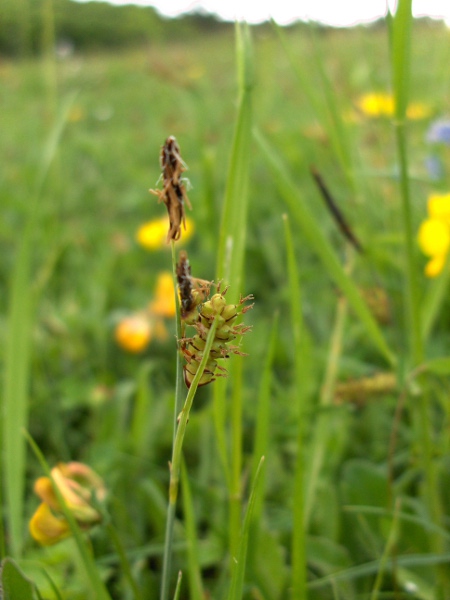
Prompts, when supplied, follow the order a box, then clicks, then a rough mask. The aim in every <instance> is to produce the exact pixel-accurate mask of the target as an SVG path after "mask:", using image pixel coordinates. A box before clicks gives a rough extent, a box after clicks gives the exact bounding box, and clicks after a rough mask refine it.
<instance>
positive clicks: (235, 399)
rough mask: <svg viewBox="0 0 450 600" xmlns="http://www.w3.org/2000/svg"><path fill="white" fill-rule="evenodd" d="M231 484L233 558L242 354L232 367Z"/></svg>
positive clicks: (238, 497)
mask: <svg viewBox="0 0 450 600" xmlns="http://www.w3.org/2000/svg"><path fill="white" fill-rule="evenodd" d="M231 377H232V379H233V392H232V396H231V413H230V425H231V427H230V430H231V431H230V435H231V485H230V529H229V532H230V545H229V547H230V556H231V559H232V560H233V559H234V557H235V556H236V553H237V550H238V547H239V537H240V534H241V512H242V490H241V472H242V389H243V382H242V356H235V357H234V360H233V365H232V369H231Z"/></svg>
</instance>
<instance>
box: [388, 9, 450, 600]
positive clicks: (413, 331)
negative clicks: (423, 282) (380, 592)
mask: <svg viewBox="0 0 450 600" xmlns="http://www.w3.org/2000/svg"><path fill="white" fill-rule="evenodd" d="M412 20H413V18H412V0H399V1H398V3H397V10H396V13H395V15H394V17H393V19H392V21H391V26H392V29H391V51H392V52H391V65H392V80H393V81H392V83H393V89H394V99H395V122H394V125H395V135H396V141H397V156H398V160H399V167H400V194H401V200H402V217H403V218H402V222H403V234H404V244H405V263H406V264H405V266H406V278H405V283H404V302H405V308H406V311H407V312H406V316H407V318H406V319H405V321H406V322H405V338H408V340H409V342H410V360H411V361H412V366H413V367H417V366H418V365H420V364H421V363H422V362H423V360H424V342H423V336H422V335H423V334H422V323H421V316H422V313H421V290H420V282H419V269H418V266H417V264H416V252H415V232H414V223H413V214H412V205H411V198H410V185H409V172H408V143H407V132H406V125H407V119H406V108H407V104H408V92H409V75H410V74H409V71H410V62H411V29H412ZM423 383H424V386H423V390H422V393H421V394H420V396H419V398H418V401H415V402H414V403H412V404H411V410H412V416H413V421H414V429H415V436H414V438H415V439H413V446H414V448H413V450H412V451H413V453H417V454H418V455H419V456H420V458H421V463H422V469H423V474H424V477H425V485H424V486H422V489H423V499H424V501H425V504H426V506H427V509H428V511H429V514H430V516H431V518H432V519H433V521H434V522H435V523H436V524H437V523H441V522H442V519H443V511H442V506H441V499H440V495H439V492H440V486H439V483H438V473H437V463H436V461H435V460H434V452H435V448H434V442H433V437H434V432H433V430H432V423H433V421H432V418H431V406H430V398H431V395H430V389H429V385H428V384H427V381H426V380H424V382H423ZM430 545H431V548H432V549H433V550H434V552H436V553H439V552H443V551H444V546H443V544H442V540H441V539H440V538H439V536H435V535H434V534H430ZM437 579H438V582H437V583H436V586H437V588H438V586H441V588H440V590H439V592H438V595H439V593H441V594H442V596H445V595H447V596H448V594H449V593H450V580H449V578H448V573H444V571H443V570H439V571H438V577H437ZM444 588H446V592H447V593H444V591H443V590H444Z"/></svg>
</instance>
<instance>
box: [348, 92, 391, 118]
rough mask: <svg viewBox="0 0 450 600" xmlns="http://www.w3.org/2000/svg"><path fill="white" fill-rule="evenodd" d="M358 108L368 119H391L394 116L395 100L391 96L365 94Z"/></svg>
mask: <svg viewBox="0 0 450 600" xmlns="http://www.w3.org/2000/svg"><path fill="white" fill-rule="evenodd" d="M357 106H358V108H359V109H360V110H361V112H362V113H364V114H365V115H366V116H367V117H391V116H392V115H393V114H394V110H395V105H394V99H393V98H392V96H391V95H390V94H384V93H369V94H364V95H363V96H361V97H360V98H359V100H358V101H357Z"/></svg>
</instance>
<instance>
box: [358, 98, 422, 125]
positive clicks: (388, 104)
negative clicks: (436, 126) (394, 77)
mask: <svg viewBox="0 0 450 600" xmlns="http://www.w3.org/2000/svg"><path fill="white" fill-rule="evenodd" d="M356 105H357V107H358V108H359V110H360V111H361V112H362V113H363V114H364V115H366V116H367V117H373V118H376V117H392V116H393V115H394V113H395V102H394V98H393V96H392V95H391V94H386V93H383V92H379V93H375V92H371V93H368V94H363V95H362V96H360V97H359V99H358V100H357V102H356ZM430 112H431V111H430V108H429V107H428V106H426V105H425V104H422V103H420V102H412V103H411V104H409V106H408V108H407V109H406V116H407V117H408V119H412V120H414V119H424V118H426V117H428V116H429V115H430Z"/></svg>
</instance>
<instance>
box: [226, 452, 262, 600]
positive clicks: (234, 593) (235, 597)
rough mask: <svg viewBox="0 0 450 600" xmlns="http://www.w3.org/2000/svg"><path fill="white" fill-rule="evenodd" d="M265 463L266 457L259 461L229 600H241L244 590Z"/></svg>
mask: <svg viewBox="0 0 450 600" xmlns="http://www.w3.org/2000/svg"><path fill="white" fill-rule="evenodd" d="M263 463H264V456H262V457H261V460H260V461H259V466H258V470H257V472H256V475H255V479H254V481H253V486H252V490H251V492H250V498H249V501H248V506H247V511H246V513H245V518H244V524H243V527H242V533H241V538H240V542H239V548H238V553H237V556H236V562H235V564H234V565H233V573H232V577H231V586H230V592H229V594H228V600H241V598H242V595H243V590H244V575H245V563H246V559H247V543H248V534H249V530H250V524H251V522H252V516H253V508H254V506H255V501H256V494H257V491H258V483H259V478H260V475H261V469H262V467H263Z"/></svg>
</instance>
